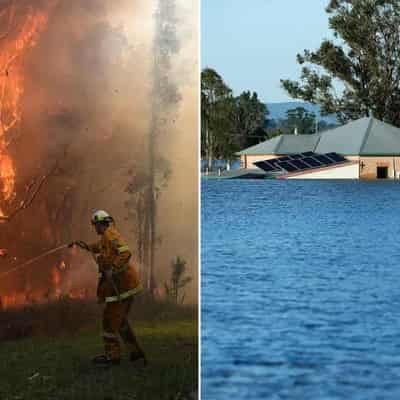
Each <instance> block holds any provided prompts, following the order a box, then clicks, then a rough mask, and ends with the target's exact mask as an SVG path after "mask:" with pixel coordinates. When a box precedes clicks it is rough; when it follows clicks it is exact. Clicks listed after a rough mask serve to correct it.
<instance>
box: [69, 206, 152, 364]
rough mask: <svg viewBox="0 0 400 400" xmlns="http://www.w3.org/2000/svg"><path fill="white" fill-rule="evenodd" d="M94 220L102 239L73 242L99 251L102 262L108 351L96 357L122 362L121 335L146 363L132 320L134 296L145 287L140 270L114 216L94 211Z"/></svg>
mask: <svg viewBox="0 0 400 400" xmlns="http://www.w3.org/2000/svg"><path fill="white" fill-rule="evenodd" d="M91 222H92V225H93V226H94V228H95V230H96V232H97V234H98V235H100V236H101V239H100V241H99V242H97V243H94V244H92V245H85V244H84V243H83V242H73V243H71V246H73V245H78V246H80V247H83V248H85V249H86V250H88V251H90V252H92V253H93V254H95V255H96V258H97V264H98V266H99V274H100V278H99V282H98V286H97V297H98V299H99V302H100V303H105V307H104V311H103V340H104V350H105V353H104V354H102V355H99V356H97V357H95V358H94V359H93V362H94V363H95V364H99V365H115V364H119V363H120V359H121V346H120V341H119V338H118V335H119V336H121V338H122V340H123V341H124V343H125V345H126V347H127V349H128V350H129V351H130V360H131V361H132V362H134V361H137V360H143V362H144V365H146V364H147V360H146V356H145V354H144V352H143V350H142V349H141V347H140V346H139V343H138V342H137V339H136V336H135V333H134V331H133V329H132V327H131V325H130V324H129V321H128V314H129V311H130V308H131V306H132V302H133V298H134V296H135V295H136V294H137V293H139V292H140V291H141V290H142V286H141V284H140V281H139V278H138V274H137V271H136V270H135V268H134V267H133V266H132V265H131V264H129V260H130V258H131V252H130V251H129V247H128V246H127V244H126V242H125V241H124V239H123V238H122V236H121V235H120V233H119V232H118V231H117V229H116V228H115V225H114V220H113V218H112V217H111V216H110V215H109V214H108V213H107V212H105V211H102V210H99V211H96V212H95V213H93V215H92V220H91Z"/></svg>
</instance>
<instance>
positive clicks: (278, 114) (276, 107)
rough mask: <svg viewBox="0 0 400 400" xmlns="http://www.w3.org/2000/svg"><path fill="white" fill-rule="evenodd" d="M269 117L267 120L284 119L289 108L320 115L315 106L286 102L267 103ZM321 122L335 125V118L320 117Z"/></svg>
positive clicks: (300, 102)
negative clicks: (299, 108)
mask: <svg viewBox="0 0 400 400" xmlns="http://www.w3.org/2000/svg"><path fill="white" fill-rule="evenodd" d="M267 107H268V111H269V115H268V118H271V119H286V111H287V110H290V109H291V108H296V107H303V108H305V109H306V110H307V111H309V112H313V113H315V114H317V115H319V116H320V117H321V115H320V107H319V106H317V105H315V104H310V103H306V102H303V101H287V102H282V103H267ZM321 120H324V121H326V122H328V123H331V124H335V123H337V121H336V117H335V116H334V115H328V116H324V117H321Z"/></svg>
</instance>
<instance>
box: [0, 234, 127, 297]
mask: <svg viewBox="0 0 400 400" xmlns="http://www.w3.org/2000/svg"><path fill="white" fill-rule="evenodd" d="M74 245H77V246H79V247H80V248H81V249H83V250H86V251H88V252H89V253H90V254H91V255H92V257H93V260H94V262H95V263H96V264H97V265H98V260H97V257H96V255H95V254H94V253H93V252H92V251H91V250H90V248H89V246H88V245H87V244H86V243H85V242H83V241H81V240H78V241H76V242H72V243H69V244H63V245H61V246H58V247H55V248H54V249H51V250H48V251H46V252H44V253H42V254H40V255H38V256H36V257H34V258H31V259H30V260H28V261H25V262H24V263H22V264H20V265H18V266H16V267H14V268H11V269H9V270H8V271H5V272H3V273H1V274H0V279H1V278H3V277H5V276H7V275H9V274H12V273H13V272H16V271H18V270H20V269H23V268H25V267H27V266H29V265H31V264H33V263H34V262H36V261H38V260H40V259H42V258H44V257H47V256H48V255H50V254H53V253H56V252H57V251H60V250H63V249H66V248H71V247H73V246H74ZM106 279H107V280H108V281H109V282H110V284H111V286H112V288H113V290H114V291H115V294H116V295H117V297H118V298H119V297H120V293H119V290H118V288H117V285H116V284H115V282H114V279H113V278H112V276H107V275H106Z"/></svg>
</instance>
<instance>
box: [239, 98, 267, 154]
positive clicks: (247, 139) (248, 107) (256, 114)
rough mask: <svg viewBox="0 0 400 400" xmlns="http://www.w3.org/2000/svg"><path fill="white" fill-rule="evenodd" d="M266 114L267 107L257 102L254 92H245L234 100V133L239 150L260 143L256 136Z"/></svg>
mask: <svg viewBox="0 0 400 400" xmlns="http://www.w3.org/2000/svg"><path fill="white" fill-rule="evenodd" d="M267 114H268V109H267V106H266V105H265V104H264V103H262V102H260V101H259V99H258V95H257V93H256V92H253V93H251V92H250V91H245V92H243V93H241V94H240V95H239V96H238V97H237V98H236V112H235V132H236V133H237V135H238V137H239V139H238V143H239V147H240V148H241V149H243V148H245V147H249V146H251V145H253V144H256V143H258V142H260V140H259V139H260V138H258V137H257V136H258V135H259V133H260V131H259V129H260V128H262V127H263V126H264V124H265V119H266V116H267ZM264 136H265V135H264ZM257 139H258V140H257Z"/></svg>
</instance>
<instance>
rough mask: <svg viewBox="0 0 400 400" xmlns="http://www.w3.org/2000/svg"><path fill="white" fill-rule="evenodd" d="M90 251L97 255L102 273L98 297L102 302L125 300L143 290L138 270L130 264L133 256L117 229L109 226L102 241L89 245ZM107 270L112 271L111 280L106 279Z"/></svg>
mask: <svg viewBox="0 0 400 400" xmlns="http://www.w3.org/2000/svg"><path fill="white" fill-rule="evenodd" d="M89 249H90V251H92V252H93V253H95V254H96V255H97V260H98V266H99V273H100V279H99V283H98V286H97V297H98V298H99V300H100V301H102V302H104V301H105V302H106V303H111V302H115V301H120V300H124V299H126V298H128V297H130V296H133V295H135V294H137V293H138V292H140V291H141V290H142V285H141V283H140V280H139V275H138V273H137V270H136V268H135V267H134V266H133V265H132V263H130V262H129V261H130V258H131V256H132V254H131V252H130V250H129V247H128V245H127V244H126V242H125V241H124V239H123V238H122V236H121V235H120V233H119V232H118V231H117V230H116V229H115V227H113V226H109V227H108V228H107V229H106V231H105V232H104V234H103V235H102V237H101V239H100V241H99V242H98V243H94V244H91V245H89ZM106 270H111V271H112V278H111V280H107V279H106V277H105V274H104V272H105V271H106Z"/></svg>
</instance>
